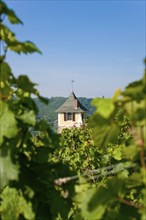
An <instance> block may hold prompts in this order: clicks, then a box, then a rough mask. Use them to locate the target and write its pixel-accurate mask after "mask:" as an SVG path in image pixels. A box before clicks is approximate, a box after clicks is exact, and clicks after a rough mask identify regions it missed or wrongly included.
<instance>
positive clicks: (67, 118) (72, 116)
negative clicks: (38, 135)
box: [64, 112, 75, 121]
mask: <svg viewBox="0 0 146 220" xmlns="http://www.w3.org/2000/svg"><path fill="white" fill-rule="evenodd" d="M64 121H75V114H74V113H71V112H67V113H64Z"/></svg>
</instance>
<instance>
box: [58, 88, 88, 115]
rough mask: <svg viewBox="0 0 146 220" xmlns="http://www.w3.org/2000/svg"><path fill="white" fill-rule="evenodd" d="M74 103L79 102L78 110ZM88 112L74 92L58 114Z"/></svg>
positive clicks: (59, 109)
mask: <svg viewBox="0 0 146 220" xmlns="http://www.w3.org/2000/svg"><path fill="white" fill-rule="evenodd" d="M74 101H77V108H75V106H74ZM87 111H88V110H87V109H86V108H85V107H84V106H83V105H82V104H81V103H80V102H79V100H78V99H77V97H76V96H75V94H74V92H71V94H70V96H69V97H68V98H67V99H66V101H65V102H64V103H63V105H61V106H60V107H59V108H58V109H57V110H56V112H87Z"/></svg>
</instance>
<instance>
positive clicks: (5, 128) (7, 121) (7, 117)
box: [0, 101, 18, 144]
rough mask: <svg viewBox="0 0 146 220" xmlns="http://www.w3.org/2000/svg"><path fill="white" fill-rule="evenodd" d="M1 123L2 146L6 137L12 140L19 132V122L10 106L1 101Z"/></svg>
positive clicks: (0, 140)
mask: <svg viewBox="0 0 146 220" xmlns="http://www.w3.org/2000/svg"><path fill="white" fill-rule="evenodd" d="M0 108H1V111H0V122H1V135H0V144H2V142H3V140H4V137H7V138H12V137H14V136H16V134H17V132H18V128H17V122H16V119H15V116H14V114H13V112H12V111H11V110H10V109H9V107H8V104H7V103H5V102H2V101H0Z"/></svg>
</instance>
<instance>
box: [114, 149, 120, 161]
mask: <svg viewBox="0 0 146 220" xmlns="http://www.w3.org/2000/svg"><path fill="white" fill-rule="evenodd" d="M113 157H114V158H115V159H116V160H121V159H122V149H121V147H120V146H115V149H114V150H113Z"/></svg>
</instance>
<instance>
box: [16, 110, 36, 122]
mask: <svg viewBox="0 0 146 220" xmlns="http://www.w3.org/2000/svg"><path fill="white" fill-rule="evenodd" d="M16 117H17V118H18V119H19V120H21V121H23V122H24V123H26V124H28V125H33V126H34V125H35V123H36V116H35V113H34V111H33V110H31V111H25V112H24V113H23V114H22V115H19V116H16Z"/></svg>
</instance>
